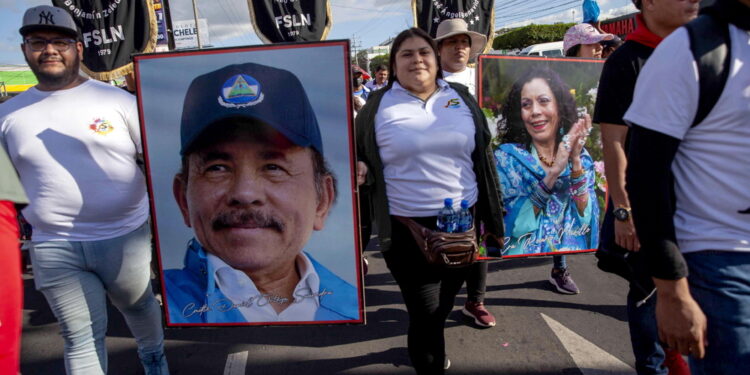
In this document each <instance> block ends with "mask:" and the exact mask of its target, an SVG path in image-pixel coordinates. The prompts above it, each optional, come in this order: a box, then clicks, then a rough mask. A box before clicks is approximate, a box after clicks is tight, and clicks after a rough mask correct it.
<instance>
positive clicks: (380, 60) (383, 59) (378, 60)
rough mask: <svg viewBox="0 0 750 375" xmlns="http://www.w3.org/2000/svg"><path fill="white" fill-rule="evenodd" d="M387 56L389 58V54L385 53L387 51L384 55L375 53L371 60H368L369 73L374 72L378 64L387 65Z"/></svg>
mask: <svg viewBox="0 0 750 375" xmlns="http://www.w3.org/2000/svg"><path fill="white" fill-rule="evenodd" d="M389 58H390V54H387V53H386V54H385V55H377V56H375V57H373V58H372V60H370V66H369V68H370V70H369V72H370V74H375V68H377V67H378V65H385V66H386V67H387V66H388V59H389Z"/></svg>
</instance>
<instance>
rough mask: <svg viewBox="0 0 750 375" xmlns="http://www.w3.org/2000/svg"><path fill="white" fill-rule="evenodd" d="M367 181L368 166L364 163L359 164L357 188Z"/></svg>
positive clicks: (359, 162)
mask: <svg viewBox="0 0 750 375" xmlns="http://www.w3.org/2000/svg"><path fill="white" fill-rule="evenodd" d="M366 179H367V164H365V163H364V162H361V161H358V162H357V186H359V185H362V184H364V183H365V180H366Z"/></svg>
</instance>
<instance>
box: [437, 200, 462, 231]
mask: <svg viewBox="0 0 750 375" xmlns="http://www.w3.org/2000/svg"><path fill="white" fill-rule="evenodd" d="M457 219H458V218H457V215H456V211H454V210H453V199H451V198H445V201H444V206H443V208H441V209H440V212H438V216H437V230H439V231H441V232H445V233H453V232H455V231H456V226H457V224H458V220H457Z"/></svg>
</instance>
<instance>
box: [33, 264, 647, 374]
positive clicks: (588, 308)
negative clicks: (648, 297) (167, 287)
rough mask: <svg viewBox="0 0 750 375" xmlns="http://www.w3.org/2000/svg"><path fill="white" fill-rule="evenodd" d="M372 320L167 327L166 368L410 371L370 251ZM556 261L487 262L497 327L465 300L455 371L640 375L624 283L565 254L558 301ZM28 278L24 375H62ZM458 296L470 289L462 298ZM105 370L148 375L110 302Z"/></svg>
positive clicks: (402, 332) (397, 310)
mask: <svg viewBox="0 0 750 375" xmlns="http://www.w3.org/2000/svg"><path fill="white" fill-rule="evenodd" d="M366 254H367V256H368V258H369V260H370V272H369V274H368V275H366V276H365V285H366V290H365V298H366V309H367V324H366V325H361V326H302V327H248V328H244V327H236V328H209V329H197V328H190V329H168V330H167V331H166V338H167V342H166V346H167V357H168V359H169V364H170V369H171V373H172V374H174V375H187V374H201V375H209V374H225V375H239V374H264V375H275V374H413V373H414V372H413V369H412V368H411V366H410V365H409V358H408V355H407V352H406V329H407V324H406V321H407V314H406V310H405V307H404V305H403V301H402V299H401V295H400V293H399V291H398V287H397V286H396V284H395V282H394V281H393V278H392V277H391V275H390V273H389V272H388V270H387V269H386V267H385V263H384V262H383V259H382V257H381V256H380V254H379V253H378V252H377V251H368V252H367V253H366ZM551 265H552V260H551V258H548V257H545V258H534V259H508V260H503V261H499V262H495V263H492V264H490V273H489V276H488V281H487V285H488V286H487V296H486V301H485V303H486V305H487V306H488V309H489V310H490V311H491V312H492V313H493V314H495V316H496V317H497V319H498V324H497V326H496V327H494V328H490V329H478V328H475V327H474V326H473V325H472V323H471V322H469V321H468V320H467V319H465V318H464V317H463V315H462V314H461V312H460V311H459V310H460V307H461V306H462V305H463V303H464V302H465V297H466V296H465V294H459V296H458V298H457V299H456V302H455V305H456V308H455V310H454V311H453V313H452V314H451V315H450V317H449V318H448V322H447V324H446V330H445V334H446V341H447V353H448V356H449V358H450V359H451V362H452V366H451V368H450V369H449V370H448V372H447V373H448V374H473V375H483V374H504V375H515V374H530V375H537V374H566V375H572V374H583V375H594V374H634V371H633V370H632V367H633V354H632V351H631V349H630V340H629V333H628V327H627V320H626V311H625V296H626V293H627V283H626V282H625V281H624V280H622V279H620V278H618V277H617V276H614V275H611V274H606V273H603V272H601V271H599V270H598V269H597V268H596V258H594V256H593V254H578V255H572V256H569V257H568V265H569V269H570V270H571V274H572V275H573V276H574V279H575V280H576V282H577V284H578V286H579V287H580V289H581V291H582V293H581V294H579V295H573V296H571V295H562V294H558V293H556V292H554V291H553V289H552V286H551V285H550V284H549V282H548V281H547V278H548V276H549V271H550V268H551ZM32 277H33V274H29V275H27V276H26V280H25V293H26V294H25V305H24V311H23V314H24V328H23V344H22V345H23V347H22V359H21V362H22V363H21V366H22V372H23V374H63V373H64V365H63V361H62V357H63V354H62V353H63V342H62V339H61V338H60V337H59V334H58V332H59V329H58V327H57V323H56V321H55V318H54V316H53V315H52V312H51V311H50V310H49V307H48V306H47V304H46V302H45V300H44V298H43V297H42V296H41V294H39V293H38V292H36V291H35V290H34V287H33V280H32ZM462 293H463V292H462ZM109 317H110V320H109V329H108V334H107V348H108V351H109V369H110V371H109V373H110V374H142V373H143V370H142V369H141V368H140V364H139V362H138V359H137V355H136V347H135V342H134V340H133V339H132V336H131V335H130V333H129V331H128V329H127V326H126V325H125V322H124V320H123V318H122V316H121V315H120V314H119V312H117V311H116V309H114V308H112V307H111V306H110V314H109Z"/></svg>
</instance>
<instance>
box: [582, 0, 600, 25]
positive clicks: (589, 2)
mask: <svg viewBox="0 0 750 375" xmlns="http://www.w3.org/2000/svg"><path fill="white" fill-rule="evenodd" d="M597 21H599V4H597V3H596V0H583V23H594V22H597Z"/></svg>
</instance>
